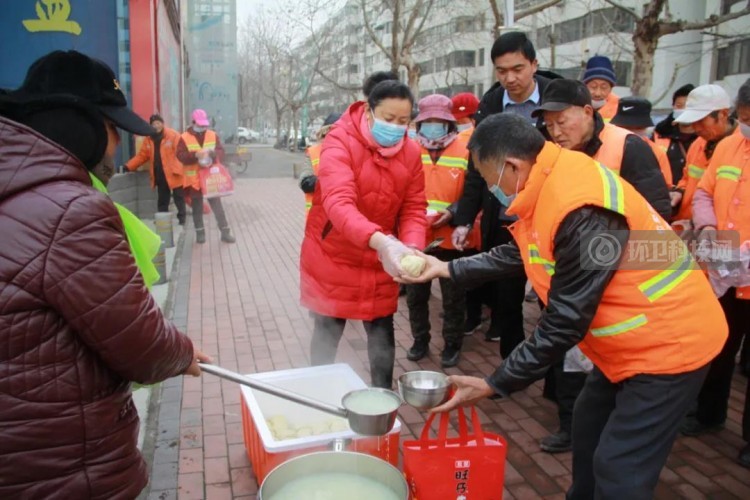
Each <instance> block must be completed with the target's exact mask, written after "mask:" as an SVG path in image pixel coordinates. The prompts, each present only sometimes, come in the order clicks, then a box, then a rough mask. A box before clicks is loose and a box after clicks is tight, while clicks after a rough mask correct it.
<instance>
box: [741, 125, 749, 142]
mask: <svg viewBox="0 0 750 500" xmlns="http://www.w3.org/2000/svg"><path fill="white" fill-rule="evenodd" d="M739 124H740V134H742V136H743V137H744V138H745V139H747V140H750V125H746V124H744V123H742V122H739Z"/></svg>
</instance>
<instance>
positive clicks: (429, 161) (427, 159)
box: [422, 154, 432, 165]
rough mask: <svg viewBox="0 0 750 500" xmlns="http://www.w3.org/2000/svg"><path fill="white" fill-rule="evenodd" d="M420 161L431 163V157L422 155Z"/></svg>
mask: <svg viewBox="0 0 750 500" xmlns="http://www.w3.org/2000/svg"><path fill="white" fill-rule="evenodd" d="M422 163H429V164H430V165H432V157H431V156H430V155H425V154H423V155H422Z"/></svg>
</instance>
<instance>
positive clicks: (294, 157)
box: [239, 144, 307, 179]
mask: <svg viewBox="0 0 750 500" xmlns="http://www.w3.org/2000/svg"><path fill="white" fill-rule="evenodd" d="M250 151H252V153H253V159H252V161H251V162H250V165H249V166H248V168H247V170H246V171H245V172H244V173H242V174H240V176H239V177H240V178H242V179H247V178H256V179H264V178H265V179H267V178H273V177H292V176H293V164H294V163H305V162H306V161H307V158H306V157H305V154H304V153H290V152H289V151H279V150H277V149H274V148H273V147H272V146H271V145H270V144H253V145H251V146H250Z"/></svg>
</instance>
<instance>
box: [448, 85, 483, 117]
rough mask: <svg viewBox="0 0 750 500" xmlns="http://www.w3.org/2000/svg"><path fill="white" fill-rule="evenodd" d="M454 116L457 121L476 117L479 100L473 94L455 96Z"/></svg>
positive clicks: (465, 93) (466, 93) (464, 93)
mask: <svg viewBox="0 0 750 500" xmlns="http://www.w3.org/2000/svg"><path fill="white" fill-rule="evenodd" d="M451 100H452V101H453V116H454V117H455V118H456V120H460V119H461V118H466V117H467V116H468V117H471V116H474V114H475V113H476V112H477V109H479V99H477V96H475V95H474V94H472V93H471V92H462V93H460V94H456V95H454V96H453V99H451Z"/></svg>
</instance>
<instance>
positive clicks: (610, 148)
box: [594, 94, 632, 174]
mask: <svg viewBox="0 0 750 500" xmlns="http://www.w3.org/2000/svg"><path fill="white" fill-rule="evenodd" d="M610 95H611V94H610ZM630 134H632V132H629V131H627V130H625V129H624V128H620V127H616V126H614V125H612V124H609V123H605V124H604V128H603V129H602V130H601V132H599V140H600V141H602V145H601V147H600V148H599V151H597V152H596V154H595V155H594V159H595V160H596V161H598V162H599V163H601V164H602V165H604V166H605V167H607V168H609V169H610V170H614V171H615V172H617V173H618V174H619V173H620V169H621V168H622V155H623V152H624V151H625V139H627V137H628V136H629V135H630Z"/></svg>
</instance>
